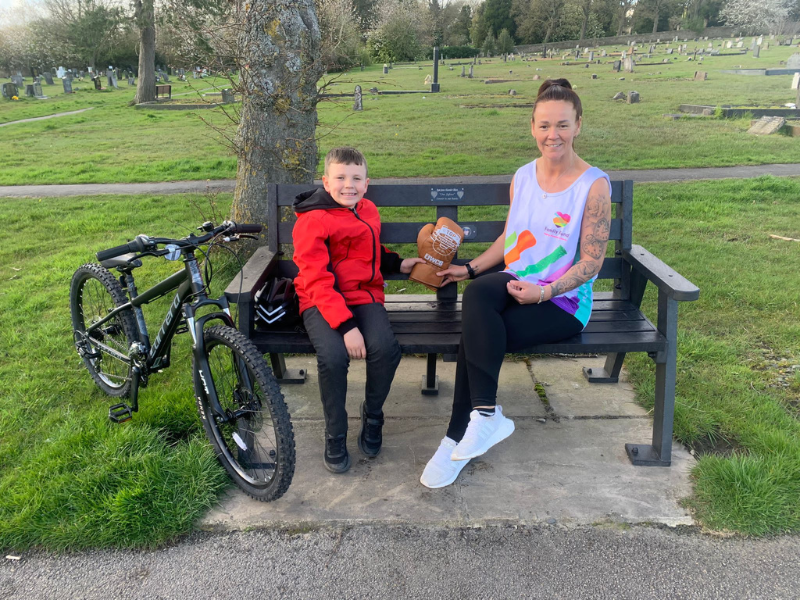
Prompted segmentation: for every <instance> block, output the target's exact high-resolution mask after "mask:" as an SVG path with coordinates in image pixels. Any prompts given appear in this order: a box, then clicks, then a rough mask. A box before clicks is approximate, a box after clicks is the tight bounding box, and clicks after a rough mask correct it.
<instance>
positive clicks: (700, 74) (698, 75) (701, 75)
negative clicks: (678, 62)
mask: <svg viewBox="0 0 800 600" xmlns="http://www.w3.org/2000/svg"><path fill="white" fill-rule="evenodd" d="M706 79H708V73H706V72H705V71H695V72H694V80H695V81H705V80H706Z"/></svg>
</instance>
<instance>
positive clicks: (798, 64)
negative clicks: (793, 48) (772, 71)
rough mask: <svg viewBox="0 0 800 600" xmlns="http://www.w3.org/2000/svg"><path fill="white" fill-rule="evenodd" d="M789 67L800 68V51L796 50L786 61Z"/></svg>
mask: <svg viewBox="0 0 800 600" xmlns="http://www.w3.org/2000/svg"><path fill="white" fill-rule="evenodd" d="M786 68H787V69H800V52H795V53H794V54H792V55H791V56H790V57H789V60H787V61H786Z"/></svg>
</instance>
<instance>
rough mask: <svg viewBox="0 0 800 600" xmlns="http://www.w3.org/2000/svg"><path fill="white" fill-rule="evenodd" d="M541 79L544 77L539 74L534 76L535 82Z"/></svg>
mask: <svg viewBox="0 0 800 600" xmlns="http://www.w3.org/2000/svg"><path fill="white" fill-rule="evenodd" d="M541 78H542V76H541V75H539V74H538V73H537V74H536V75H534V76H533V80H534V81H539V80H540V79H541Z"/></svg>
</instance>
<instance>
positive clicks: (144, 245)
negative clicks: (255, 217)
mask: <svg viewBox="0 0 800 600" xmlns="http://www.w3.org/2000/svg"><path fill="white" fill-rule="evenodd" d="M201 229H205V227H201ZM262 229H263V227H262V226H261V225H252V224H247V223H236V222H234V221H224V222H223V223H222V224H221V225H219V226H217V227H214V228H213V229H211V230H210V231H208V233H206V234H205V235H201V236H200V237H197V236H195V235H194V234H193V233H192V234H190V235H189V236H187V237H185V238H183V239H180V240H173V239H170V238H149V237H148V236H146V235H143V234H139V235H137V236H136V238H135V239H134V240H132V241H130V242H128V243H127V244H122V245H121V246H115V247H114V248H109V249H108V250H101V251H100V252H98V253H97V254H96V256H97V260H99V261H101V262H102V261H104V260H108V259H110V258H116V257H117V256H121V255H123V254H127V253H128V252H135V253H137V254H139V253H142V252H149V251H152V250H155V249H156V247H157V246H159V245H165V244H176V245H178V246H180V247H181V248H187V247H197V246H201V245H203V244H205V243H206V242H208V241H209V240H211V239H213V238H215V237H217V236H218V235H221V234H239V233H260V232H261V230H262Z"/></svg>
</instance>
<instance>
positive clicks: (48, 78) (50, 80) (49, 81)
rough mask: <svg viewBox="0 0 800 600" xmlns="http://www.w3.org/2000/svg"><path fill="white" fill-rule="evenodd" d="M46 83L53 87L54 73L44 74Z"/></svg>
mask: <svg viewBox="0 0 800 600" xmlns="http://www.w3.org/2000/svg"><path fill="white" fill-rule="evenodd" d="M44 82H45V83H46V84H47V85H53V74H52V73H48V72H47V71H45V73H44Z"/></svg>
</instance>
